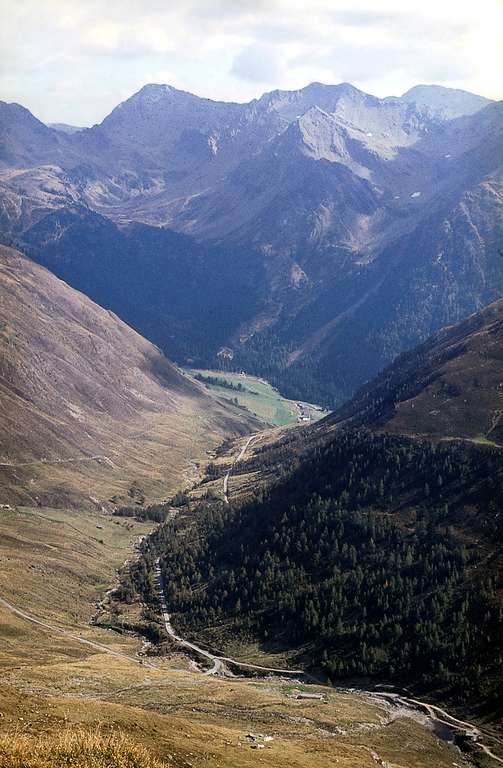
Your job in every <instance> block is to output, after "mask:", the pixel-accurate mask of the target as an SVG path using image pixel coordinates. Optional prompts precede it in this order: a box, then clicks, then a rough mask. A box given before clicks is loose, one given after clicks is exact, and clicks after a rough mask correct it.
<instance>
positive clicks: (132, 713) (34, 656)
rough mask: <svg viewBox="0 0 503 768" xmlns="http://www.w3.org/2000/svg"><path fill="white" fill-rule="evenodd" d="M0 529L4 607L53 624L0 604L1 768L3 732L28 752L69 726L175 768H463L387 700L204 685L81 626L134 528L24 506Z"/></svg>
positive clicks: (6, 755) (169, 659) (130, 639)
mask: <svg viewBox="0 0 503 768" xmlns="http://www.w3.org/2000/svg"><path fill="white" fill-rule="evenodd" d="M20 522H22V523H23V527H22V530H23V534H22V540H20V538H19V530H20V527H19V526H20ZM41 523H42V524H43V525H42V526H41ZM0 525H1V539H0V542H1V544H0V568H1V572H2V584H3V585H4V586H3V588H2V597H4V598H5V599H7V600H8V602H10V603H11V604H12V605H15V606H17V608H18V609H19V610H20V611H23V612H25V611H27V612H28V613H29V614H30V615H32V616H34V617H35V618H36V619H37V620H38V621H41V622H42V624H43V625H49V624H50V625H52V626H55V627H56V628H57V631H56V632H54V631H53V630H51V629H49V628H48V627H47V626H41V625H36V624H33V622H30V621H27V620H26V619H25V618H23V617H22V616H20V615H16V614H13V613H12V612H11V611H9V610H7V609H6V607H5V605H4V604H2V605H1V606H0V613H1V617H2V621H1V624H0V626H1V630H0V631H1V634H2V640H3V641H2V646H1V647H2V650H1V655H0V664H1V676H0V691H1V702H2V704H1V712H2V718H1V719H0V755H1V757H2V760H3V763H2V764H3V765H5V766H9V768H10V766H11V762H9V760H10V759H11V758H10V754H11V749H13V746H14V744H15V740H12V741H11V743H10V744H9V741H8V740H7V741H5V739H3V736H4V734H5V735H7V736H8V735H9V734H12V733H13V731H15V733H16V739H18V740H19V739H20V738H24V739H25V740H26V742H27V743H28V745H29V744H30V743H34V742H35V740H36V739H38V738H39V735H40V734H41V733H46V734H47V733H55V732H60V733H76V732H77V730H76V729H79V728H80V729H84V732H86V731H87V730H89V729H92V730H93V731H96V729H98V731H99V732H100V733H102V734H103V735H104V736H106V735H107V734H110V733H112V732H113V731H114V730H116V729H120V730H121V731H127V733H128V734H129V737H130V738H132V739H134V741H135V743H136V744H141V745H144V747H145V748H146V749H147V750H148V754H149V755H150V759H151V760H152V761H153V760H154V758H157V759H158V760H163V764H166V765H167V766H178V767H179V768H186V767H187V766H189V764H190V765H192V766H204V765H208V764H210V765H215V766H216V765H220V766H229V768H230V767H231V766H251V765H255V764H257V763H258V764H266V763H268V764H271V763H272V764H274V765H277V766H288V765H293V766H296V767H297V766H298V767H299V768H301V767H302V768H304V767H305V768H311V767H312V766H314V765H316V766H327V768H328V766H332V765H333V764H334V761H335V762H336V764H337V765H341V766H347V768H350V767H352V766H354V765H355V764H357V765H359V766H364V767H365V768H366V767H367V766H368V767H369V768H370V767H371V766H374V765H375V764H376V761H378V760H384V761H385V762H389V763H390V764H393V765H395V764H397V765H401V766H405V768H408V767H409V766H411V768H417V766H420V768H423V767H424V768H426V767H427V766H431V765H432V764H434V765H435V766H439V768H444V766H445V768H447V766H452V762H453V760H454V761H457V762H458V764H459V765H460V766H462V765H464V758H463V757H462V756H461V755H459V753H457V752H456V751H453V748H452V747H451V746H449V745H448V744H446V743H444V742H442V741H440V740H439V739H438V737H437V736H436V735H435V733H434V731H432V730H430V729H429V727H428V719H427V717H426V716H425V715H422V714H421V713H420V712H414V711H413V710H407V709H406V708H404V707H402V706H401V705H399V706H397V705H395V704H394V703H392V702H388V701H386V699H385V698H384V697H374V696H372V695H369V694H365V693H360V692H357V691H353V692H351V691H345V690H337V689H333V690H327V689H326V688H324V687H323V688H318V687H316V686H314V687H311V686H310V687H309V690H312V691H313V692H319V693H320V695H321V696H322V697H323V700H322V702H320V701H319V700H316V699H315V700H310V699H309V698H306V699H302V697H300V698H296V696H297V694H296V689H300V690H301V691H302V690H306V689H305V686H304V684H303V683H297V682H296V681H293V682H292V681H288V680H286V679H284V677H282V676H279V677H277V678H269V677H265V678H264V679H260V678H259V679H253V678H248V679H247V678H239V677H238V678H232V677H231V678H229V679H225V678H224V679H222V678H219V679H214V678H212V677H208V676H205V675H201V674H200V673H199V672H198V671H197V670H194V669H193V665H192V663H191V662H190V660H188V659H187V658H186V657H184V655H183V654H180V652H179V651H178V650H177V649H176V648H172V650H171V651H170V652H169V653H168V654H167V655H163V656H158V655H157V654H154V655H152V654H150V653H148V652H147V654H146V648H145V645H144V644H142V643H140V641H139V640H138V638H137V637H136V635H135V634H134V633H132V632H131V631H128V630H126V629H125V630H124V631H123V632H121V633H118V632H111V631H110V630H105V629H102V628H99V627H97V626H95V625H93V624H92V623H91V624H90V623H89V622H90V621H91V619H92V618H93V616H94V615H95V614H96V610H97V609H96V605H98V604H99V603H100V602H101V601H102V600H106V591H107V589H108V588H109V586H110V584H113V570H114V568H117V567H119V566H120V565H121V563H122V562H123V559H124V557H130V556H131V546H132V542H134V541H136V539H137V537H138V536H140V535H144V533H145V532H146V530H147V528H146V526H145V525H142V524H138V523H136V522H135V521H134V520H127V521H123V520H120V519H117V518H110V517H109V516H107V515H105V514H103V513H101V514H99V513H92V512H84V511H82V512H79V514H78V515H77V516H76V515H75V513H63V512H61V511H58V510H51V509H37V510H32V509H28V508H26V509H24V508H19V509H17V510H15V511H14V510H12V511H11V512H9V513H6V512H5V511H3V510H2V514H1V519H0ZM101 542H102V543H101ZM6 568H7V570H6ZM5 585H9V586H8V589H7V590H6V586H5ZM65 595H66V598H65ZM63 632H65V633H67V634H63ZM72 637H73V638H75V639H72ZM83 640H84V641H88V642H85V643H83V642H82V641H83ZM92 643H95V645H92ZM257 744H261V745H263V751H262V750H261V749H260V750H258V749H257V747H256V745H257ZM27 764H28V765H30V764H29V763H27ZM12 765H16V763H15V762H13V763H12Z"/></svg>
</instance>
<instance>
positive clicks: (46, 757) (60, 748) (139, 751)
mask: <svg viewBox="0 0 503 768" xmlns="http://www.w3.org/2000/svg"><path fill="white" fill-rule="evenodd" d="M0 765H1V766H2V768H54V766H59V767H60V768H63V766H68V768H70V766H72V768H167V763H164V762H161V761H160V760H157V759H156V758H155V757H153V756H152V754H151V752H150V751H149V750H147V749H146V748H145V747H143V746H142V745H141V744H138V743H136V742H134V741H132V740H131V739H130V738H129V737H128V736H126V735H125V734H124V733H122V732H114V733H110V734H103V733H100V732H95V731H89V730H84V729H82V728H77V729H75V730H68V731H64V732H63V733H59V734H48V735H45V736H42V737H39V736H38V737H35V736H27V735H24V734H0Z"/></svg>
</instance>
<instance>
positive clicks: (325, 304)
mask: <svg viewBox="0 0 503 768" xmlns="http://www.w3.org/2000/svg"><path fill="white" fill-rule="evenodd" d="M0 131H1V137H2V138H1V140H0V141H1V143H0V167H1V172H0V184H1V192H2V209H1V224H2V232H3V233H4V240H5V241H6V242H7V243H8V244H14V245H16V246H17V247H19V248H20V249H21V250H24V251H25V252H26V253H28V254H29V255H30V256H31V257H32V258H33V259H35V260H36V261H38V262H39V263H41V264H43V265H44V266H47V267H48V268H49V269H51V270H52V271H53V272H55V273H56V274H57V275H58V276H59V277H62V278H63V279H64V280H66V281H67V282H68V283H70V285H72V286H73V287H75V288H77V289H79V290H82V291H84V292H85V293H87V294H88V295H89V296H90V297H91V298H92V299H93V300H95V301H97V302H98V303H100V304H102V305H104V306H107V307H109V308H111V309H112V310H113V311H115V312H117V314H119V316H120V317H122V318H123V319H124V320H126V321H127V322H128V323H130V324H131V325H132V326H133V327H134V328H136V330H138V331H139V332H140V333H142V334H143V335H145V336H146V337H147V338H149V339H150V340H151V341H153V342H154V343H155V344H157V345H158V346H160V347H161V348H162V349H163V351H164V352H165V353H166V354H168V355H169V356H170V357H172V358H173V359H175V360H177V361H178V362H186V361H187V360H190V361H191V362H194V363H195V364H196V365H197V367H207V368H214V367H215V366H216V365H217V364H218V363H219V362H221V363H225V364H227V365H229V362H230V366H231V367H232V368H234V369H236V370H241V369H242V368H245V369H246V370H249V371H250V372H252V373H256V374H259V375H262V376H266V377H267V378H268V379H269V380H271V381H272V382H273V383H275V384H277V385H279V386H280V388H281V389H282V391H284V392H285V394H287V395H288V396H291V397H299V398H304V399H310V400H316V401H318V402H322V403H324V404H326V405H329V406H331V407H334V406H335V405H338V404H340V403H341V402H342V401H343V400H344V399H347V397H349V396H350V395H351V394H353V392H354V391H355V389H356V388H357V387H358V386H360V385H361V384H363V383H364V382H365V381H366V380H368V379H369V378H370V377H371V376H373V375H374V374H375V373H377V372H378V371H379V370H380V369H382V368H383V366H384V365H385V364H386V363H388V362H390V361H391V360H392V359H393V358H394V357H395V356H396V355H397V354H399V353H400V352H402V351H404V350H406V349H409V348H411V347H413V346H414V345H415V344H416V343H418V342H420V341H423V340H424V339H425V338H426V337H427V336H429V335H430V333H432V332H433V331H435V330H437V329H438V328H440V327H442V326H443V325H446V324H451V323H455V322H458V321H459V320H461V319H463V318H464V317H466V316H468V315H469V314H471V313H472V312H474V311H476V310H478V309H480V308H481V307H482V306H484V305H485V304H488V303H489V302H490V301H492V300H494V299H495V298H497V297H499V296H500V295H501V293H502V290H503V259H502V258H501V257H500V256H499V254H498V247H501V242H502V240H503V237H502V231H501V227H502V224H501V222H502V204H503V198H502V164H503V105H502V103H500V102H490V101H489V100H487V99H484V98H482V97H478V96H474V95H472V94H469V93H465V92H462V91H456V90H452V89H446V88H442V87H439V86H417V87H415V88H412V89H411V90H410V91H408V92H407V93H405V94H403V96H401V97H399V98H395V97H389V98H384V99H377V98H375V97H373V96H370V95H368V94H365V93H362V92H361V91H359V90H358V89H356V88H354V87H353V86H351V85H349V84H345V83H344V84H341V85H333V86H332V85H322V84H320V83H312V84H311V85H309V86H307V87H306V88H303V89H301V90H298V91H274V92H272V93H268V94H265V95H264V96H262V97H261V98H260V99H257V100H254V101H252V102H250V103H248V104H236V103H224V102H214V101H210V100H208V99H204V98H199V97H197V96H194V95H192V94H190V93H185V92H183V91H179V90H176V89H175V88H172V87H170V86H167V85H147V86H145V87H144V88H142V89H141V90H140V91H139V92H138V93H136V94H135V95H133V96H132V97H131V98H129V99H128V100H126V101H125V102H123V103H122V104H119V106H118V107H116V108H115V109H114V110H113V111H112V113H111V114H110V115H108V117H106V118H105V119H104V120H103V122H102V123H101V124H99V125H95V126H93V127H92V128H89V129H82V130H74V131H71V132H69V131H68V130H67V129H61V128H58V127H57V126H56V127H48V126H46V125H44V124H42V123H41V122H40V121H39V120H37V119H36V118H35V117H34V116H33V115H31V114H30V113H29V112H28V111H27V110H26V109H24V108H23V107H21V106H19V105H17V104H2V105H1V108H0ZM202 286H204V288H203V287H202Z"/></svg>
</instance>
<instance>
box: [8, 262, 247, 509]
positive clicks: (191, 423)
mask: <svg viewBox="0 0 503 768" xmlns="http://www.w3.org/2000/svg"><path fill="white" fill-rule="evenodd" d="M0 418H1V422H2V430H1V433H0V500H1V501H2V502H12V501H24V502H27V503H31V504H33V503H36V502H48V503H52V505H61V504H68V503H70V504H75V503H77V502H79V501H80V502H81V501H82V500H83V499H85V500H86V501H87V503H89V497H90V496H92V497H93V498H95V499H97V500H98V501H97V502H96V503H98V502H99V503H103V502H106V501H108V500H109V499H110V498H112V497H117V498H118V499H120V498H122V499H124V500H129V501H131V502H134V503H137V502H143V501H145V500H146V499H148V498H151V499H153V500H156V499H159V498H161V499H162V498H165V497H166V494H167V493H169V491H170V490H172V489H173V488H174V487H176V486H177V485H179V484H180V482H183V473H184V472H185V473H190V472H191V471H192V472H193V471H194V467H195V465H194V462H196V461H198V460H200V459H201V458H202V456H204V455H205V451H206V450H208V449H210V448H211V446H212V445H213V446H215V445H216V444H218V443H219V442H221V440H222V439H223V438H224V437H226V436H228V435H236V434H239V433H242V432H244V431H246V430H247V429H249V425H250V424H251V423H252V420H251V417H249V416H248V417H247V416H246V415H245V414H244V412H243V411H241V410H239V409H236V408H235V407H234V406H232V405H231V404H228V403H222V402H219V401H218V399H216V398H214V397H212V396H210V395H209V394H208V393H207V392H206V391H205V390H204V389H203V388H202V387H201V386H200V385H198V384H196V383H195V382H193V381H191V380H190V379H188V378H187V377H186V376H184V375H183V374H182V373H181V372H180V371H179V370H178V369H177V368H176V367H175V366H174V365H172V364H171V363H170V362H169V361H168V360H167V359H166V358H165V357H164V355H162V353H161V352H160V351H159V350H158V349H157V348H156V347H154V346H153V345H152V344H151V343H150V342H148V341H146V340H145V339H143V338H142V337H141V336H139V335H138V334H137V333H136V332H135V331H133V330H132V328H130V327H129V326H128V325H126V324H125V323H124V322H122V321H121V320H119V318H118V317H117V316H116V315H114V314H113V313H111V312H109V311H107V310H105V309H102V308H101V307H98V306H97V305H96V304H94V303H93V302H92V301H91V300H90V299H88V298H87V297H86V296H84V295H83V294H81V293H78V292H77V291H75V290H73V289H72V288H70V287H69V286H68V285H66V284H65V283H63V282H62V281H61V280H58V279H57V278H56V277H54V275H52V274H51V273H50V272H48V271H47V270H45V269H44V268H42V267H40V266H38V265H37V264H35V263H34V262H32V261H30V260H29V259H26V258H25V257H23V256H22V255H21V254H20V253H19V252H17V251H14V250H13V249H9V248H4V247H0Z"/></svg>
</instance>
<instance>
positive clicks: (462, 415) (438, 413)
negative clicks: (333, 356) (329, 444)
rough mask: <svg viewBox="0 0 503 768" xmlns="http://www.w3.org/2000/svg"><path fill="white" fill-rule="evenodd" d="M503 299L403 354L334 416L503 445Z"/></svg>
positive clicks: (388, 428)
mask: <svg viewBox="0 0 503 768" xmlns="http://www.w3.org/2000/svg"><path fill="white" fill-rule="evenodd" d="M502 371H503V299H500V300H499V301H496V302H494V303H493V304H490V305H489V306H488V307H486V308H485V309H483V310H482V311H481V312H479V313H477V314H475V315H472V316H471V317H469V318H468V319H467V320H465V321H464V322H463V323H461V324H459V325H457V326H453V327H449V328H444V329H443V330H441V331H439V332H438V333H437V334H435V335H434V336H433V337H431V338H430V339H428V341H427V342H425V343H424V344H423V345H421V346H420V347H418V348H416V349H413V350H412V351H411V352H408V353H406V354H404V355H401V356H400V357H399V358H398V359H397V360H395V361H394V362H393V363H392V364H391V365H390V366H389V367H388V368H386V369H385V370H384V371H383V372H382V373H381V374H380V375H379V376H378V377H377V378H376V379H374V380H373V381H372V382H370V383H369V384H368V385H366V386H365V387H363V388H362V389H361V390H360V391H359V392H357V393H356V395H355V397H354V398H353V399H352V400H351V401H350V402H349V403H348V404H346V405H344V406H342V407H341V408H340V409H339V410H338V411H337V412H336V413H335V414H333V416H332V417H331V418H330V420H331V422H332V423H334V424H342V423H345V422H346V421H347V420H348V419H349V420H350V422H351V423H354V424H357V423H358V424H365V426H368V427H371V428H379V429H382V430H385V431H386V432H393V433H395V434H405V435H412V436H425V437H433V438H439V437H440V438H442V437H451V438H456V437H458V438H469V439H473V440H480V441H481V442H485V441H487V442H490V443H496V444H498V445H500V446H503V375H502Z"/></svg>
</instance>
